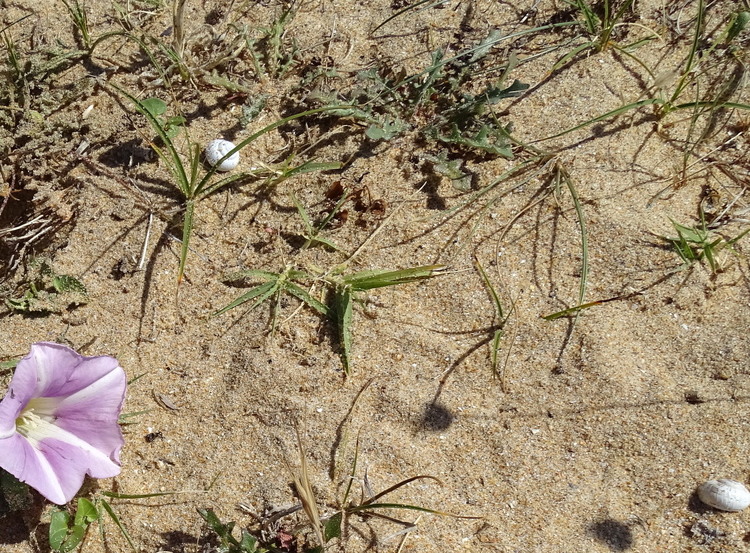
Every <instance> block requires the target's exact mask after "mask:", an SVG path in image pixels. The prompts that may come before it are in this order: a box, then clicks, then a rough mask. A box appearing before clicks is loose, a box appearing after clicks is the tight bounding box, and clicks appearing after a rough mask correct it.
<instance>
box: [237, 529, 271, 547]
mask: <svg viewBox="0 0 750 553" xmlns="http://www.w3.org/2000/svg"><path fill="white" fill-rule="evenodd" d="M239 547H240V551H243V552H244V553H256V552H258V551H259V550H258V540H256V539H255V537H253V535H252V534H250V532H248V531H247V530H244V529H243V530H242V537H241V538H240V543H239ZM263 551H265V549H263Z"/></svg>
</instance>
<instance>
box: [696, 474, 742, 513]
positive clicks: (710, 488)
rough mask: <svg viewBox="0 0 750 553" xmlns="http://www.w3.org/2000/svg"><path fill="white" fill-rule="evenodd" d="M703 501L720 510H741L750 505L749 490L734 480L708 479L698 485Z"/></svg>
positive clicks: (699, 494)
mask: <svg viewBox="0 0 750 553" xmlns="http://www.w3.org/2000/svg"><path fill="white" fill-rule="evenodd" d="M698 497H699V498H700V500H701V501H703V503H705V504H706V505H709V506H711V507H713V508H714V509H719V510H721V511H741V510H742V509H744V508H745V507H747V506H748V505H750V491H748V489H747V488H746V487H745V485H744V484H742V482H737V481H735V480H727V479H725V478H722V479H721V480H709V481H708V482H705V483H703V484H701V485H700V486H698Z"/></svg>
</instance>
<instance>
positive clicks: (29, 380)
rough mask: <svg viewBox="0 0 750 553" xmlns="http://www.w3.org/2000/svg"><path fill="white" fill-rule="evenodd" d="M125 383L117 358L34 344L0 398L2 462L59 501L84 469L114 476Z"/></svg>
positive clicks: (75, 485)
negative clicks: (87, 355) (94, 355)
mask: <svg viewBox="0 0 750 553" xmlns="http://www.w3.org/2000/svg"><path fill="white" fill-rule="evenodd" d="M126 386H127V380H126V377H125V371H123V370H122V367H120V365H119V363H118V362H117V359H115V358H114V357H108V356H105V355H102V356H98V357H84V356H82V355H79V354H78V353H76V352H75V351H73V350H72V349H70V348H69V347H67V346H63V345H61V344H54V343H50V342H39V343H36V344H33V345H32V346H31V352H30V353H29V354H28V355H27V356H26V357H24V358H23V359H21V360H20V361H19V362H18V365H17V366H16V370H15V372H14V373H13V378H12V379H11V381H10V386H9V388H8V392H7V394H6V395H5V398H4V399H3V401H2V402H0V468H3V469H5V470H6V471H8V472H9V473H11V474H12V475H13V476H15V477H16V478H18V479H19V480H20V481H22V482H25V483H26V484H28V485H29V486H31V487H33V488H36V490H37V491H39V493H41V494H42V495H43V496H44V497H46V498H47V499H49V500H50V501H52V502H54V503H57V504H59V505H62V504H64V503H67V502H68V501H70V500H71V499H73V496H75V494H76V493H77V492H78V490H79V489H80V488H81V485H82V484H83V477H84V476H85V475H86V474H88V475H90V476H93V477H94V478H109V477H112V476H117V475H118V474H119V473H120V449H121V448H122V446H123V443H124V440H123V438H122V432H121V431H120V425H119V424H118V422H117V421H118V418H119V416H120V409H121V408H122V403H123V401H124V399H125V388H126Z"/></svg>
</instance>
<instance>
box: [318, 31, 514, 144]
mask: <svg viewBox="0 0 750 553" xmlns="http://www.w3.org/2000/svg"><path fill="white" fill-rule="evenodd" d="M510 36H512V35H509V36H501V35H500V33H499V32H498V31H492V32H490V33H489V35H488V36H487V37H486V38H485V39H484V40H483V41H481V42H480V43H479V44H478V45H476V46H474V47H472V48H468V49H466V50H464V51H463V52H460V53H459V54H457V55H456V56H453V57H445V53H444V52H443V50H441V49H438V50H436V51H435V52H433V54H432V59H431V61H430V63H429V65H428V66H427V67H425V69H423V70H422V71H419V72H417V73H415V74H412V75H407V74H406V72H405V71H404V70H394V69H393V68H391V67H385V66H384V67H380V68H373V69H368V70H366V71H362V72H360V73H359V74H358V75H357V82H358V86H356V87H354V88H352V89H351V90H349V91H348V92H347V93H345V95H344V98H343V99H341V98H338V96H337V94H325V93H317V94H316V95H315V97H317V99H318V100H319V101H321V102H323V103H324V105H333V104H336V103H339V104H340V103H346V104H351V105H352V106H353V107H351V108H347V109H340V110H337V111H335V112H334V114H336V115H340V116H345V117H349V118H353V119H355V120H358V121H362V122H363V123H365V124H367V125H368V126H367V128H366V130H365V135H366V136H367V137H368V138H370V139H371V140H390V139H392V138H394V137H395V136H398V135H400V134H402V133H403V132H404V131H406V130H409V129H412V128H414V129H416V130H417V131H418V132H419V133H420V135H421V137H422V138H423V139H425V140H429V141H431V142H436V143H438V144H442V145H444V146H447V147H450V148H454V149H459V150H462V151H465V152H466V151H468V152H472V153H477V154H483V155H484V154H486V155H499V156H504V157H511V156H512V151H511V143H512V141H511V140H510V137H509V134H510V131H511V125H510V124H503V123H501V122H500V121H499V119H498V117H497V116H496V115H495V113H494V112H493V106H495V105H497V104H498V103H499V102H500V101H502V100H504V99H507V98H514V97H517V96H519V95H520V94H521V93H522V92H523V91H524V90H526V89H527V88H528V85H526V84H523V83H521V82H520V81H518V80H514V81H513V82H512V83H510V84H506V82H505V81H506V79H507V76H508V74H509V72H510V71H511V70H512V69H513V67H515V65H516V64H517V63H518V60H517V59H516V58H515V57H514V56H511V57H510V59H509V61H508V62H507V63H506V64H505V65H504V66H502V67H500V68H495V69H489V70H485V71H487V72H490V71H495V72H499V73H500V76H499V78H497V79H496V80H495V81H494V82H492V83H491V84H487V85H486V86H484V87H483V88H482V89H480V90H479V91H478V92H476V93H469V92H467V91H466V89H467V88H468V84H469V83H474V82H475V81H476V74H477V72H478V71H479V67H480V64H481V63H482V62H483V61H484V60H485V58H487V57H488V54H489V53H490V52H491V51H492V49H493V47H494V46H495V45H496V44H498V43H499V42H500V41H501V40H506V39H508V38H510Z"/></svg>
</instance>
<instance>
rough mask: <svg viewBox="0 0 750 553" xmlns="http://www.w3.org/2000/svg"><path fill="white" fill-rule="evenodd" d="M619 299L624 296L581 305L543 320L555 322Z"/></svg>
mask: <svg viewBox="0 0 750 553" xmlns="http://www.w3.org/2000/svg"><path fill="white" fill-rule="evenodd" d="M619 299H622V296H616V297H614V298H607V299H605V300H596V301H590V302H586V303H583V304H581V305H574V306H573V307H569V308H567V309H563V310H562V311H558V312H557V313H552V314H551V315H545V316H544V317H542V319H544V320H545V321H554V320H555V319H560V318H562V317H567V316H569V315H573V314H574V313H577V312H578V311H582V310H583V309H588V308H589V307H594V306H595V305H602V304H604V303H608V302H610V301H615V300H619Z"/></svg>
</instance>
